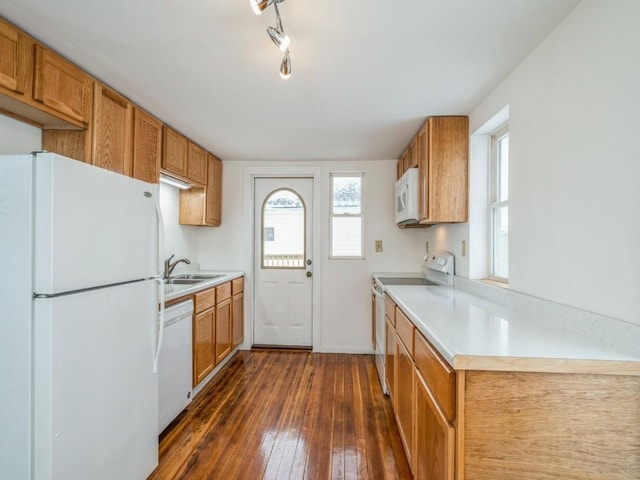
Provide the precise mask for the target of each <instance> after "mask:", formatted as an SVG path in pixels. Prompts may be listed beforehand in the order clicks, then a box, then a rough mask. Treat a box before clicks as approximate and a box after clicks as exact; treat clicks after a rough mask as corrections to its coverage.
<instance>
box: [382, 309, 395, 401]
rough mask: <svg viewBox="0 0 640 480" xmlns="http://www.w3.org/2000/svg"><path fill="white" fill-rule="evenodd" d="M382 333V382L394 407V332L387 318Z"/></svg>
mask: <svg viewBox="0 0 640 480" xmlns="http://www.w3.org/2000/svg"><path fill="white" fill-rule="evenodd" d="M384 331H385V352H384V380H385V382H386V383H387V390H388V391H389V397H391V402H392V403H393V406H394V407H395V402H396V395H395V393H396V392H395V388H396V382H395V370H396V367H395V363H396V362H395V359H396V331H395V329H394V328H393V324H392V323H391V320H389V317H386V321H385V328H384Z"/></svg>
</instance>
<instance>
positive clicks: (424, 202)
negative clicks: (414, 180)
mask: <svg viewBox="0 0 640 480" xmlns="http://www.w3.org/2000/svg"><path fill="white" fill-rule="evenodd" d="M416 151H417V160H418V218H419V219H420V220H426V219H427V218H429V122H426V123H425V124H424V126H423V127H422V128H421V129H420V131H419V132H418V135H417V140H416Z"/></svg>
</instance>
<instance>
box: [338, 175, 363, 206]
mask: <svg viewBox="0 0 640 480" xmlns="http://www.w3.org/2000/svg"><path fill="white" fill-rule="evenodd" d="M361 186H362V177H360V176H358V177H338V176H335V177H333V192H332V193H333V204H332V206H333V213H334V214H344V213H350V214H353V215H359V214H360V213H361V211H360V210H361V205H360V203H361V202H360V199H361V195H360V190H361Z"/></svg>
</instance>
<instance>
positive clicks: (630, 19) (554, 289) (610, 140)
mask: <svg viewBox="0 0 640 480" xmlns="http://www.w3.org/2000/svg"><path fill="white" fill-rule="evenodd" d="M638 25H640V2H638V1H637V0H613V1H607V2H605V1H601V0H584V1H583V2H581V3H580V4H579V5H578V6H577V7H576V9H575V10H574V11H573V12H571V13H570V14H569V15H568V17H567V18H566V19H565V20H564V21H563V22H562V23H561V24H560V25H559V26H558V28H557V29H556V30H555V31H554V32H552V33H551V35H549V37H548V38H546V39H545V40H544V41H543V42H542V43H541V44H540V45H539V46H538V47H537V48H536V49H535V50H534V51H533V52H532V53H531V54H530V55H529V56H528V57H527V58H526V59H525V60H524V61H523V62H522V63H521V64H520V65H519V66H518V67H517V68H516V69H515V70H514V71H513V72H512V73H511V74H510V75H509V77H507V78H506V79H505V80H504V81H503V83H502V84H501V85H499V86H498V87H497V88H496V89H495V90H494V91H493V92H492V93H491V94H490V95H489V96H488V97H487V98H486V99H485V100H484V101H483V102H482V103H481V104H480V105H479V106H478V107H477V108H476V109H475V110H474V111H473V112H471V115H470V122H471V132H473V131H474V130H476V129H478V128H480V127H481V126H482V125H483V124H484V123H485V122H486V121H488V120H489V119H490V118H491V117H492V116H493V115H494V114H496V113H497V112H498V111H499V110H501V109H502V108H503V107H504V106H506V105H508V106H509V108H510V114H509V116H510V163H511V166H510V169H511V171H510V179H509V181H510V186H509V192H510V195H511V198H510V205H511V206H510V241H509V251H510V257H509V263H510V265H509V270H510V275H509V277H510V280H509V283H510V287H511V288H512V289H513V290H517V291H520V292H524V293H527V294H530V295H534V296H538V297H542V298H546V299H549V300H552V301H555V302H558V303H562V304H567V305H571V306H574V307H577V308H581V309H585V310H588V311H592V312H595V313H599V314H604V315H609V316H612V317H615V318H619V319H621V320H626V321H629V322H633V323H637V324H640V313H638V312H640V295H638V292H640V186H639V183H640V142H638V141H637V138H638V129H639V127H640V122H639V121H638V114H639V112H640V88H639V85H640V62H639V61H638V52H640V29H639V28H638ZM471 161H472V164H473V161H474V158H473V157H472V159H471ZM472 168H473V167H472ZM471 188H472V189H473V185H472V187H471ZM429 236H430V239H434V240H436V239H437V241H436V243H437V244H438V245H441V246H442V247H444V248H447V249H449V250H451V251H453V252H454V253H456V257H457V261H458V266H459V268H458V273H461V274H462V275H464V276H468V275H469V258H468V257H465V258H461V257H460V256H459V245H460V240H461V239H466V240H468V238H469V230H468V225H463V226H460V225H457V226H441V227H438V228H435V229H433V231H432V232H429ZM470 254H471V255H472V256H473V255H482V254H483V252H477V251H474V250H472V251H470ZM473 263H474V262H473V261H472V267H473Z"/></svg>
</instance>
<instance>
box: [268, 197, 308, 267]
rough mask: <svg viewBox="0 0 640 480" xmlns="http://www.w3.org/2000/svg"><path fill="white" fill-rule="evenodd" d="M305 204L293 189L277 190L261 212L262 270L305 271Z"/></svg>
mask: <svg viewBox="0 0 640 480" xmlns="http://www.w3.org/2000/svg"><path fill="white" fill-rule="evenodd" d="M304 213H305V212H304V204H303V203H302V200H301V199H300V197H298V195H296V194H295V193H294V192H292V191H291V190H276V191H275V192H273V193H272V194H271V195H270V196H269V198H268V199H267V201H266V202H265V204H264V210H263V212H262V228H263V233H262V267H263V268H304V258H305V251H304V244H305V239H304V219H305V215H304Z"/></svg>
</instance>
